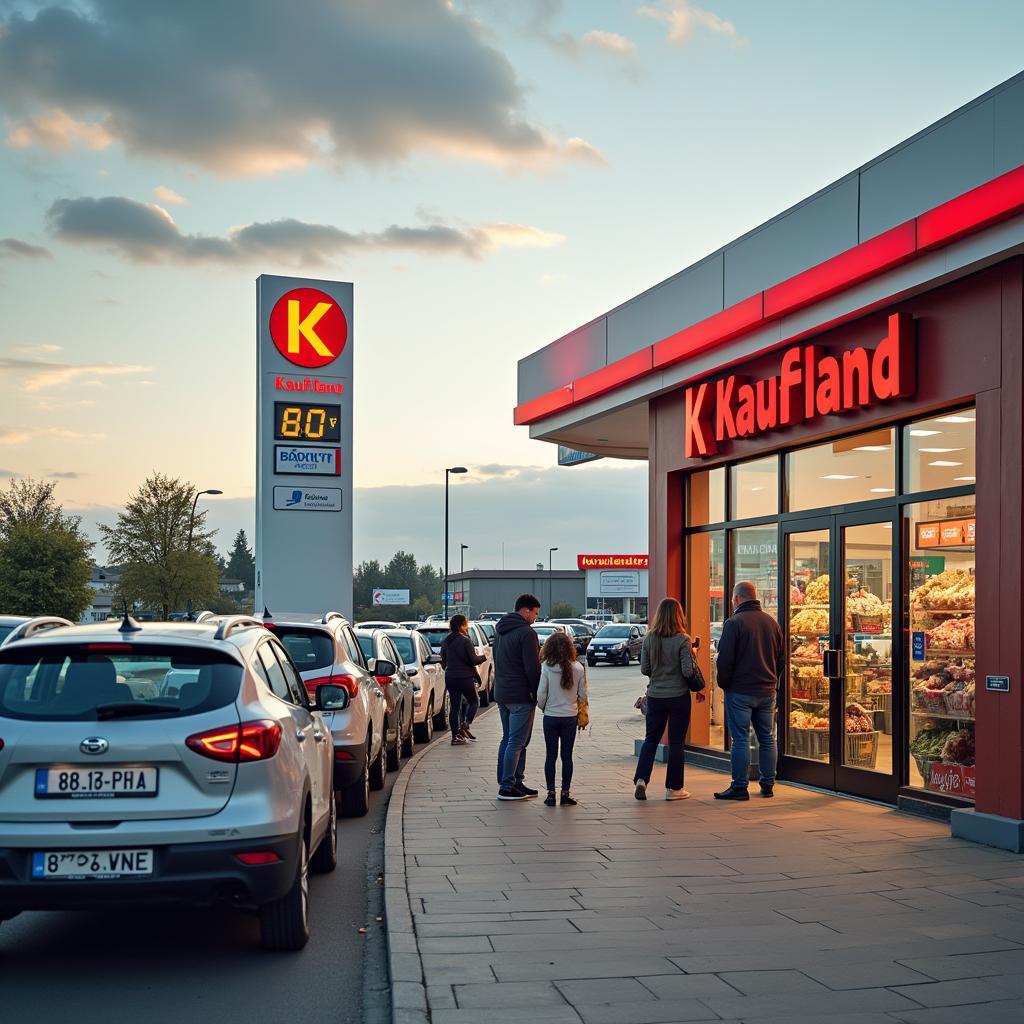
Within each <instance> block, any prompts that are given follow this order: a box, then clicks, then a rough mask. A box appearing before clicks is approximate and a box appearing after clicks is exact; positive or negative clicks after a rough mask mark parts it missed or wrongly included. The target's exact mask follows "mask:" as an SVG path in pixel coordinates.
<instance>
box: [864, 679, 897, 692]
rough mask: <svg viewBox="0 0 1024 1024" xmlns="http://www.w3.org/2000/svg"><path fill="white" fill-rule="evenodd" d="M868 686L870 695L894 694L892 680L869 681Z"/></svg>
mask: <svg viewBox="0 0 1024 1024" xmlns="http://www.w3.org/2000/svg"><path fill="white" fill-rule="evenodd" d="M866 685H867V688H868V693H892V680H891V679H869V680H868V681H867V683H866Z"/></svg>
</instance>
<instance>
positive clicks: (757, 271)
mask: <svg viewBox="0 0 1024 1024" xmlns="http://www.w3.org/2000/svg"><path fill="white" fill-rule="evenodd" d="M856 244H857V179H856V177H853V178H847V179H846V180H845V181H841V182H839V183H838V184H836V185H834V186H833V187H832V188H830V189H827V190H826V191H825V192H822V193H820V194H819V195H816V196H815V197H814V198H813V199H810V200H808V201H807V202H806V203H804V204H803V205H801V206H798V207H796V208H795V209H793V210H791V211H790V212H789V213H787V214H786V215H785V216H783V217H781V218H779V219H778V220H773V221H769V223H767V224H766V225H765V226H764V227H762V228H761V229H760V230H758V231H755V232H754V233H753V234H752V235H748V236H747V237H746V238H741V239H740V240H739V241H738V242H735V243H733V244H732V245H729V246H727V247H726V249H725V304H726V306H731V305H732V304H733V303H734V302H739V301H740V300H741V299H745V298H747V297H748V296H750V295H754V294H755V293H757V292H759V291H762V290H763V289H765V288H770V287H771V286H772V285H773V284H778V283H779V282H780V281H784V280H786V278H787V277H792V276H793V275H794V274H799V273H800V272H801V271H803V270H807V268H808V267H813V266H814V265H815V264H816V263H821V262H822V261H823V260H827V259H829V258H830V257H831V256H834V255H835V254H836V253H837V252H842V251H843V250H844V249H849V248H851V247H852V246H854V245H856ZM680 326H685V325H680Z"/></svg>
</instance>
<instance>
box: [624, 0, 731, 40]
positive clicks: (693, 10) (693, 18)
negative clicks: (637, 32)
mask: <svg viewBox="0 0 1024 1024" xmlns="http://www.w3.org/2000/svg"><path fill="white" fill-rule="evenodd" d="M637 14H639V15H640V16H641V17H644V18H653V19H655V20H656V21H661V22H664V23H665V24H666V25H668V40H669V42H670V43H675V44H676V45H679V46H681V45H682V44H683V43H687V42H689V41H690V40H691V39H693V38H694V36H695V35H696V34H697V33H698V31H704V32H710V33H711V34H712V35H717V36H722V37H724V38H726V39H728V40H730V41H731V42H733V43H735V44H737V45H745V44H746V42H747V40H746V39H744V38H743V37H742V36H740V35H739V33H738V32H737V31H736V26H735V25H734V24H733V23H732V22H731V21H727V20H726V19H725V18H722V17H720V16H719V15H717V14H715V13H714V12H713V11H706V10H704V9H703V8H701V7H694V6H693V5H692V4H691V3H690V2H689V0H657V5H656V6H653V7H640V8H638V9H637Z"/></svg>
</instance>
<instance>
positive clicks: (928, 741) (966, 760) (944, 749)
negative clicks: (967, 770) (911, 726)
mask: <svg viewBox="0 0 1024 1024" xmlns="http://www.w3.org/2000/svg"><path fill="white" fill-rule="evenodd" d="M910 752H911V753H912V754H913V755H914V756H915V757H916V758H919V759H920V760H922V761H942V762H943V763H944V764H962V765H966V766H967V767H970V766H972V765H973V764H974V756H975V753H974V733H973V731H972V730H970V729H949V728H946V727H944V726H941V725H938V724H936V723H934V722H929V723H927V724H926V726H925V728H924V729H922V730H921V731H920V732H919V733H918V734H917V736H915V737H914V740H913V742H912V743H911V744H910Z"/></svg>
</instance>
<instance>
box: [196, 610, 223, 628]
mask: <svg viewBox="0 0 1024 1024" xmlns="http://www.w3.org/2000/svg"><path fill="white" fill-rule="evenodd" d="M216 617H217V613H216V612H211V611H210V610H209V609H207V610H206V611H202V612H200V613H199V614H198V615H197V616H196V617H195V619H194V620H193V621H194V622H195V623H196V624H197V625H198V624H199V623H200V622H209V621H210V619H215V618H216Z"/></svg>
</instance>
